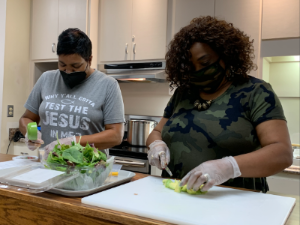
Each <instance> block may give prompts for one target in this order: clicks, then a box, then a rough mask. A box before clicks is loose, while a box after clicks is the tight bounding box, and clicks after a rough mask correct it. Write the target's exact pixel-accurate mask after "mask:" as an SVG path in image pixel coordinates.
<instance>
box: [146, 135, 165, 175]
mask: <svg viewBox="0 0 300 225" xmlns="http://www.w3.org/2000/svg"><path fill="white" fill-rule="evenodd" d="M149 148H150V150H149V151H148V160H149V164H150V165H151V166H156V167H157V168H159V169H161V170H162V169H164V168H165V167H166V165H168V164H169V162H170V150H169V148H168V146H167V145H166V143H165V142H163V141H162V140H155V141H153V142H152V143H151V144H150V145H149Z"/></svg>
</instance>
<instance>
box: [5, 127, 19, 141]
mask: <svg viewBox="0 0 300 225" xmlns="http://www.w3.org/2000/svg"><path fill="white" fill-rule="evenodd" d="M17 131H20V130H19V128H9V134H8V138H9V140H11V139H12V138H13V137H14V136H15V133H16V132H17Z"/></svg>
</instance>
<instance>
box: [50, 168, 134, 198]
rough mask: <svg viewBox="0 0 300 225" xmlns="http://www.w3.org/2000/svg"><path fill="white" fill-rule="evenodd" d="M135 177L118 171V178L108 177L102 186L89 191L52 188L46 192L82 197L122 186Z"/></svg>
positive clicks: (123, 171)
mask: <svg viewBox="0 0 300 225" xmlns="http://www.w3.org/2000/svg"><path fill="white" fill-rule="evenodd" d="M134 176H135V173H132V172H130V171H125V170H120V171H119V175H118V176H116V177H115V176H109V177H108V178H107V179H106V180H105V182H104V184H103V185H101V186H99V187H97V188H93V189H89V190H83V191H72V190H65V189H59V188H52V189H50V190H48V191H47V192H51V193H54V194H59V195H64V196H69V197H83V196H87V195H90V194H94V193H96V192H100V191H103V190H106V189H108V188H111V187H114V186H117V185H119V184H123V183H126V182H129V181H131V179H132V178H133V177H134Z"/></svg>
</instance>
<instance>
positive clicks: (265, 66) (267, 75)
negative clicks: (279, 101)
mask: <svg viewBox="0 0 300 225" xmlns="http://www.w3.org/2000/svg"><path fill="white" fill-rule="evenodd" d="M262 69H263V71H262V79H263V80H264V81H266V82H269V80H270V63H269V61H268V60H267V59H266V58H264V59H263V68H262Z"/></svg>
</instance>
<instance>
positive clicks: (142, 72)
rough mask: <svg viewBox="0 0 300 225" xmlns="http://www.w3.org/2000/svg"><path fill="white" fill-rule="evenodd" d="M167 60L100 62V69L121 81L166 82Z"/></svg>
mask: <svg viewBox="0 0 300 225" xmlns="http://www.w3.org/2000/svg"><path fill="white" fill-rule="evenodd" d="M164 69H165V61H156V62H131V63H112V64H99V65H98V70H100V71H102V72H104V73H106V74H107V75H108V76H111V77H113V78H115V79H116V80H118V82H121V83H129V82H130V83H132V82H143V83H165V82H166V74H165V70H164Z"/></svg>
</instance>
